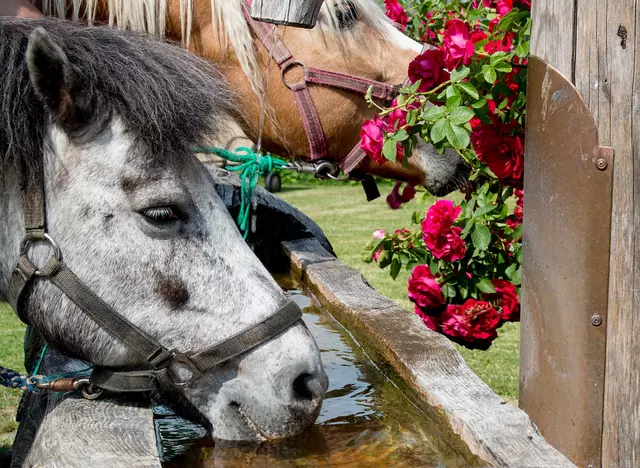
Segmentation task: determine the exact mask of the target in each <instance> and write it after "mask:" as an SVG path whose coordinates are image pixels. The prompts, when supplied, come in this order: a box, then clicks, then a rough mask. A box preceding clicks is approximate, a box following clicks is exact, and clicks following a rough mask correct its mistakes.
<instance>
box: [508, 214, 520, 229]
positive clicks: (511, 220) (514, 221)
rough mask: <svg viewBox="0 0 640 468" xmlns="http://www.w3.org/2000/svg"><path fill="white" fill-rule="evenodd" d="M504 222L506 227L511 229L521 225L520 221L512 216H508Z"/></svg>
mask: <svg viewBox="0 0 640 468" xmlns="http://www.w3.org/2000/svg"><path fill="white" fill-rule="evenodd" d="M505 222H506V223H507V226H509V227H510V228H511V229H516V228H517V227H518V226H520V224H522V221H521V220H519V219H518V217H517V216H514V215H511V216H508V217H507V220H506V221H505Z"/></svg>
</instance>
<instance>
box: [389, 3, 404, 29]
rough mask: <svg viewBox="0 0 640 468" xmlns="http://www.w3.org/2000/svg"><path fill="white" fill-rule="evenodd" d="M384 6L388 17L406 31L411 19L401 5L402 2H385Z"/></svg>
mask: <svg viewBox="0 0 640 468" xmlns="http://www.w3.org/2000/svg"><path fill="white" fill-rule="evenodd" d="M384 5H385V7H386V13H387V16H388V17H389V18H391V20H393V21H395V22H396V23H398V24H399V25H400V26H402V30H403V31H404V30H405V29H406V28H407V23H408V22H409V18H408V17H407V13H406V12H405V11H404V8H402V5H400V2H398V0H384Z"/></svg>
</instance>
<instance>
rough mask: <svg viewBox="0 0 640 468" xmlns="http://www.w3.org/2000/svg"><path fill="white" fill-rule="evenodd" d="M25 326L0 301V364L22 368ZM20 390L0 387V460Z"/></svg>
mask: <svg viewBox="0 0 640 468" xmlns="http://www.w3.org/2000/svg"><path fill="white" fill-rule="evenodd" d="M24 330H25V326H24V325H23V324H22V322H20V320H18V318H17V317H16V316H15V314H14V313H13V311H12V310H11V308H10V307H9V306H8V305H7V304H5V303H2V302H0V343H1V344H0V365H2V366H4V367H9V368H11V369H14V370H17V371H19V372H21V371H23V370H24V367H23V366H22V363H23V351H22V339H23V337H24ZM19 401H20V392H19V391H17V390H10V389H8V388H5V387H0V460H2V453H3V452H4V451H5V450H7V449H8V448H10V447H11V444H12V443H13V438H14V435H15V431H16V429H17V428H18V423H17V422H16V419H15V416H16V408H17V406H18V402H19Z"/></svg>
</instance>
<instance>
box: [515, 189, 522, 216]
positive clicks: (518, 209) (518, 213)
mask: <svg viewBox="0 0 640 468" xmlns="http://www.w3.org/2000/svg"><path fill="white" fill-rule="evenodd" d="M513 194H514V195H515V196H516V198H517V199H518V200H517V201H516V207H515V209H514V210H513V214H514V216H516V217H517V218H518V219H519V220H520V222H522V217H523V209H524V192H523V191H522V190H514V191H513Z"/></svg>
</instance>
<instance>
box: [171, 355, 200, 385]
mask: <svg viewBox="0 0 640 468" xmlns="http://www.w3.org/2000/svg"><path fill="white" fill-rule="evenodd" d="M171 354H172V355H173V358H172V359H171V362H170V363H169V365H168V366H167V367H166V369H167V377H168V378H169V380H170V381H171V383H172V384H173V386H174V387H178V388H184V387H188V386H189V385H191V383H192V382H193V381H194V380H196V379H198V378H200V377H201V376H202V372H200V370H199V369H198V368H197V367H196V365H195V364H194V363H193V361H191V359H189V356H187V355H186V354H184V353H181V352H180V351H175V350H173V351H171ZM176 365H177V366H180V367H179V368H176V367H175V366H176ZM179 370H182V371H184V370H187V371H188V372H189V377H188V378H187V379H183V380H181V379H180V375H179V373H178V372H179Z"/></svg>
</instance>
